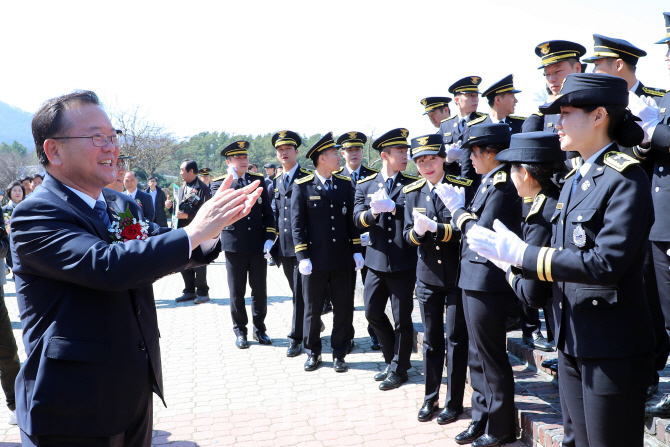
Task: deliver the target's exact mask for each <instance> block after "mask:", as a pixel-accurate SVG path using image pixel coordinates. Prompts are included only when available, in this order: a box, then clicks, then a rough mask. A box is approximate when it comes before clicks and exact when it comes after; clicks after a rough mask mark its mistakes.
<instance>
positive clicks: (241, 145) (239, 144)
mask: <svg viewBox="0 0 670 447" xmlns="http://www.w3.org/2000/svg"><path fill="white" fill-rule="evenodd" d="M244 143H245V142H244V141H238V142H237V145H238V146H239V147H240V149H244Z"/></svg>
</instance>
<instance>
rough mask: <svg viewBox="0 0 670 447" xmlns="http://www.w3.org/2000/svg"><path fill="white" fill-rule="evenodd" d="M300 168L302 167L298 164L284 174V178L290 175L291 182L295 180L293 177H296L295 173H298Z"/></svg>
mask: <svg viewBox="0 0 670 447" xmlns="http://www.w3.org/2000/svg"><path fill="white" fill-rule="evenodd" d="M299 167H300V165H298V163H296V164H295V166H293V167H292V168H291V170H290V171H288V172H284V173H283V174H282V176H284V178H286V176H287V175H288V179H289V181H290V180H291V179H292V178H293V176H294V175H295V171H297V170H298V168H299Z"/></svg>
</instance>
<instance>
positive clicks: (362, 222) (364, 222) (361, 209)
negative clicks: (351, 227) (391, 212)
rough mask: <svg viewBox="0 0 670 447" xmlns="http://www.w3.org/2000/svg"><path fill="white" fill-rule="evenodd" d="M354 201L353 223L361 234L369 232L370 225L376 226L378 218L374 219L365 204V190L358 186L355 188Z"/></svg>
mask: <svg viewBox="0 0 670 447" xmlns="http://www.w3.org/2000/svg"><path fill="white" fill-rule="evenodd" d="M355 197H356V198H355V199H354V223H355V224H356V227H358V229H359V230H362V231H363V232H365V231H369V228H370V227H371V226H372V225H377V222H379V216H377V218H376V219H375V217H374V216H373V215H372V210H371V209H370V207H369V206H367V205H366V204H365V189H364V188H363V187H361V185H358V186H357V187H356V195H355Z"/></svg>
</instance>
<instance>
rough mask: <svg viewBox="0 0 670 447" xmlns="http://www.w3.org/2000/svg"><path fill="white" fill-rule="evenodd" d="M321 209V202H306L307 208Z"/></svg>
mask: <svg viewBox="0 0 670 447" xmlns="http://www.w3.org/2000/svg"><path fill="white" fill-rule="evenodd" d="M319 199H320V198H319ZM321 207H323V200H308V201H307V208H321Z"/></svg>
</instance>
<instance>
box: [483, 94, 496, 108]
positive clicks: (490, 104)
mask: <svg viewBox="0 0 670 447" xmlns="http://www.w3.org/2000/svg"><path fill="white" fill-rule="evenodd" d="M496 96H498V95H493V96H487V97H486V99H488V100H489V107H493V104H495V102H496Z"/></svg>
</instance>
